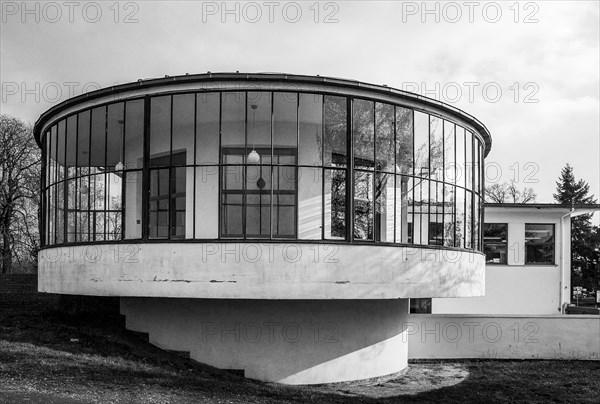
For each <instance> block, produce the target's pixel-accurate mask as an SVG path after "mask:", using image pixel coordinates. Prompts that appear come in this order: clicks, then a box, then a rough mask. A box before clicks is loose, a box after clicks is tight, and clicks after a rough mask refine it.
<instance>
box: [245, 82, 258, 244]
mask: <svg viewBox="0 0 600 404" xmlns="http://www.w3.org/2000/svg"><path fill="white" fill-rule="evenodd" d="M243 94H244V157H243V159H242V162H243V165H242V235H243V237H242V238H243V239H246V237H247V234H246V233H247V232H246V222H247V217H246V216H247V200H248V196H247V195H246V181H247V180H248V158H247V157H248V92H247V91H245V92H244V93H243ZM259 163H260V162H259Z"/></svg>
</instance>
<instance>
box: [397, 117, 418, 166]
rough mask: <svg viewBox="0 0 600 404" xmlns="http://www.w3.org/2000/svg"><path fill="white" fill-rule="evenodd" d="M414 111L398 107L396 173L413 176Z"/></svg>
mask: <svg viewBox="0 0 600 404" xmlns="http://www.w3.org/2000/svg"><path fill="white" fill-rule="evenodd" d="M413 126H414V122H413V111H412V110H411V109H408V108H401V107H396V172H397V173H400V174H407V175H413V171H414V155H413V140H414V139H413V138H414V132H413Z"/></svg>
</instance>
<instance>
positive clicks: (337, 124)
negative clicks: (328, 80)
mask: <svg viewBox="0 0 600 404" xmlns="http://www.w3.org/2000/svg"><path fill="white" fill-rule="evenodd" d="M346 111H347V108H346V98H345V97H334V96H325V97H324V108H323V112H324V116H323V121H324V123H325V128H324V134H323V136H324V139H323V143H324V156H323V157H324V161H323V163H324V164H325V165H326V166H332V167H343V168H345V167H347V161H346V154H347V153H346V136H347V133H346V128H347V124H346V119H347V118H346V117H347V115H346ZM330 172H331V236H332V237H341V238H345V237H346V171H345V170H331V171H330Z"/></svg>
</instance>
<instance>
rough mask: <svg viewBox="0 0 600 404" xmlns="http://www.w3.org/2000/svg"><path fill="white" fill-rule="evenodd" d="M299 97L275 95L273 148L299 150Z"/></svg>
mask: <svg viewBox="0 0 600 404" xmlns="http://www.w3.org/2000/svg"><path fill="white" fill-rule="evenodd" d="M297 114H298V95H297V94H296V93H273V147H274V148H289V149H292V150H293V151H294V153H293V154H294V155H295V154H296V150H297V148H298V117H297Z"/></svg>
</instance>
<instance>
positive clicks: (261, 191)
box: [245, 165, 272, 237]
mask: <svg viewBox="0 0 600 404" xmlns="http://www.w3.org/2000/svg"><path fill="white" fill-rule="evenodd" d="M271 189H272V185H271V167H270V166H259V165H251V166H247V167H246V206H245V208H246V236H247V237H270V229H271Z"/></svg>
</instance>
